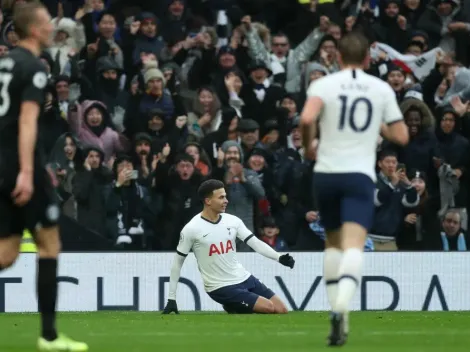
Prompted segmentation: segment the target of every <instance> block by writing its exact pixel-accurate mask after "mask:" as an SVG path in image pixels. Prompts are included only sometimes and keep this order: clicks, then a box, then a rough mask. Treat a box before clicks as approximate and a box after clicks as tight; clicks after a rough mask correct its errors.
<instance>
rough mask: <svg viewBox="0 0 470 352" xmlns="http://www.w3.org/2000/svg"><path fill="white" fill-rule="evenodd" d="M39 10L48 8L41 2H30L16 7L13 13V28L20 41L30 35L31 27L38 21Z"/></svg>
mask: <svg viewBox="0 0 470 352" xmlns="http://www.w3.org/2000/svg"><path fill="white" fill-rule="evenodd" d="M38 10H46V11H47V9H46V7H45V6H44V5H43V4H42V3H40V2H39V1H36V0H34V1H29V2H26V3H23V4H18V5H15V10H14V11H13V26H14V28H15V32H16V34H18V37H19V38H20V39H24V38H27V37H28V36H29V35H30V27H31V25H33V24H34V23H35V22H36V21H37V12H38Z"/></svg>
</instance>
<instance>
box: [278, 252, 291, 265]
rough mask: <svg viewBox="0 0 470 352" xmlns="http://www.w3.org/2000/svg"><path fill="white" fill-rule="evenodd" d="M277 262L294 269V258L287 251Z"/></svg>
mask: <svg viewBox="0 0 470 352" xmlns="http://www.w3.org/2000/svg"><path fill="white" fill-rule="evenodd" d="M279 263H281V264H282V265H284V266H288V267H289V268H291V269H294V264H295V260H294V258H292V256H290V255H289V253H287V254H284V255H281V256H280V257H279Z"/></svg>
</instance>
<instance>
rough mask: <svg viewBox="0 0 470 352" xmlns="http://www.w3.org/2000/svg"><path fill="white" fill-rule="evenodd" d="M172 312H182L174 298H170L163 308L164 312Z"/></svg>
mask: <svg viewBox="0 0 470 352" xmlns="http://www.w3.org/2000/svg"><path fill="white" fill-rule="evenodd" d="M172 312H174V313H175V314H180V312H178V305H177V304H176V301H175V300H174V299H169V300H168V302H167V303H166V306H165V309H163V314H170V313H172Z"/></svg>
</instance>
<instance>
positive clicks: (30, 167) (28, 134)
mask: <svg viewBox="0 0 470 352" xmlns="http://www.w3.org/2000/svg"><path fill="white" fill-rule="evenodd" d="M13 23H14V27H15V31H16V32H17V34H18V36H19V38H20V42H19V45H18V47H17V48H16V49H14V50H12V51H11V53H10V54H9V55H7V56H4V57H2V58H1V59H0V269H6V268H8V267H9V266H11V265H12V264H13V263H14V262H15V260H16V258H17V257H18V252H19V248H20V243H21V235H22V233H23V230H24V229H28V230H30V231H31V233H33V234H34V240H35V242H36V245H37V248H38V270H37V295H38V306H39V312H40V314H41V325H42V333H41V337H40V338H39V339H38V343H37V347H38V349H39V351H88V346H87V345H86V344H85V343H82V342H76V341H73V340H71V339H69V338H67V337H66V336H64V335H58V334H57V332H56V327H55V323H56V301H57V257H58V255H59V252H60V238H59V231H58V226H57V222H58V219H59V207H58V204H57V202H56V198H55V192H54V187H53V184H52V175H50V174H49V173H48V171H47V170H46V168H45V166H44V164H43V163H42V160H41V156H40V153H39V151H38V150H39V148H38V147H37V146H36V139H37V130H38V118H39V115H40V112H41V105H42V104H43V100H44V95H45V92H44V88H45V87H46V85H47V75H46V70H45V67H44V65H43V64H42V63H41V61H40V60H39V58H38V57H39V55H40V54H41V51H42V50H43V49H45V48H46V47H48V46H49V45H50V41H51V37H52V32H53V27H52V23H51V17H50V15H49V13H48V11H47V10H46V8H45V7H44V6H43V5H41V4H40V3H34V2H30V3H25V4H18V5H17V6H15V13H14V15H13ZM0 345H1V342H0Z"/></svg>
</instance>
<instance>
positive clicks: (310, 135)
mask: <svg viewBox="0 0 470 352" xmlns="http://www.w3.org/2000/svg"><path fill="white" fill-rule="evenodd" d="M322 109H323V101H322V100H321V99H320V98H319V97H310V98H309V99H308V100H307V101H306V102H305V106H304V109H303V110H302V114H301V117H300V130H301V133H302V144H303V146H304V148H308V147H309V146H310V144H311V143H312V141H313V140H314V139H315V137H316V136H317V119H318V116H319V115H320V113H321V110H322Z"/></svg>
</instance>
